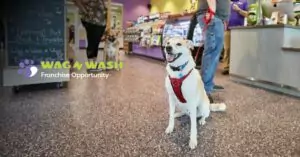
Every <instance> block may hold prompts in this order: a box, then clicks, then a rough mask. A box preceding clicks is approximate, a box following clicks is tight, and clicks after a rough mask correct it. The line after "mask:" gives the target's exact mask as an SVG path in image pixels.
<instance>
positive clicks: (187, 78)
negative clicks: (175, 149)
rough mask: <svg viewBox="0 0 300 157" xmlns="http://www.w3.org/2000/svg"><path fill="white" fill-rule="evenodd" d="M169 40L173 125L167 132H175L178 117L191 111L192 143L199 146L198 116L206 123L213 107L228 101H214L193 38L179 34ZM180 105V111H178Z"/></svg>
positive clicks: (222, 108)
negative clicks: (198, 63)
mask: <svg viewBox="0 0 300 157" xmlns="http://www.w3.org/2000/svg"><path fill="white" fill-rule="evenodd" d="M165 43H166V44H165V50H164V51H165V54H166V60H167V67H166V69H167V73H168V76H167V77H166V79H165V86H166V90H167V92H168V95H169V125H168V127H167V129H166V131H165V132H166V133H167V134H169V133H171V132H173V130H174V125H175V124H174V123H175V118H178V117H181V116H183V115H189V117H190V121H191V130H190V142H189V147H190V148H191V149H194V148H196V146H197V118H200V117H201V118H200V120H199V121H198V122H199V124H200V125H204V124H205V123H206V121H205V120H206V118H208V117H209V115H210V111H225V110H226V105H225V104H224V103H219V104H210V102H209V99H208V96H207V94H206V92H205V90H204V84H203V82H202V79H201V76H200V74H199V71H198V70H197V69H195V66H196V64H195V62H194V59H193V57H192V55H191V49H193V48H194V46H193V42H192V41H190V40H186V39H183V38H180V37H175V38H169V39H168V40H166V41H165ZM176 107H177V108H179V109H180V112H177V113H175V108H176Z"/></svg>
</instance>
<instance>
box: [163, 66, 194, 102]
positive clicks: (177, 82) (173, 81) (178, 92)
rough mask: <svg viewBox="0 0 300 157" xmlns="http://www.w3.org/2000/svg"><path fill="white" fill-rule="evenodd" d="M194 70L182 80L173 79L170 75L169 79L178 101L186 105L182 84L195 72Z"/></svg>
mask: <svg viewBox="0 0 300 157" xmlns="http://www.w3.org/2000/svg"><path fill="white" fill-rule="evenodd" d="M193 69H194V68H193ZM193 69H191V70H190V71H189V72H188V73H187V74H186V75H184V76H183V77H181V78H171V76H170V75H169V79H170V82H171V86H172V88H173V91H174V93H175V95H176V97H177V99H178V100H179V101H180V102H181V103H186V100H185V98H184V96H183V94H182V90H181V86H182V83H183V81H184V80H185V79H186V78H187V77H188V76H189V75H190V74H191V72H192V71H193Z"/></svg>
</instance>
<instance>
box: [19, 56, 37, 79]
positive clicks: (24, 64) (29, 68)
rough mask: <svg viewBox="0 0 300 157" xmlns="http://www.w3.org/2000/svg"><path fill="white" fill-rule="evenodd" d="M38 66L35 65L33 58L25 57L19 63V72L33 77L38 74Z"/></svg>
mask: <svg viewBox="0 0 300 157" xmlns="http://www.w3.org/2000/svg"><path fill="white" fill-rule="evenodd" d="M37 72H38V68H37V67H36V66H34V61H33V60H28V59H25V60H23V61H21V62H20V63H19V70H18V73H19V74H20V75H23V76H25V77H28V78H30V77H33V76H35V75H36V74H37Z"/></svg>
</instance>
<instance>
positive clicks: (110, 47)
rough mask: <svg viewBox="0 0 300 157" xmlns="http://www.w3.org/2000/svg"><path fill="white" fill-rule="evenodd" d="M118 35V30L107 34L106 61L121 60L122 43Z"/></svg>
mask: <svg viewBox="0 0 300 157" xmlns="http://www.w3.org/2000/svg"><path fill="white" fill-rule="evenodd" d="M118 35H119V33H117V32H111V33H110V34H108V35H107V36H106V40H105V46H104V57H105V61H106V62H108V61H114V62H119V61H120V52H119V50H120V43H119V41H118V38H117V37H118Z"/></svg>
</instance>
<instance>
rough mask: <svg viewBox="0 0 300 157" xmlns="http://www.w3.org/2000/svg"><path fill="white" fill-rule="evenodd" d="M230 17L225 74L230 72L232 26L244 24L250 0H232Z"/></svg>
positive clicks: (225, 43) (225, 38) (226, 40)
mask: <svg viewBox="0 0 300 157" xmlns="http://www.w3.org/2000/svg"><path fill="white" fill-rule="evenodd" d="M230 10H231V13H230V17H229V22H228V26H227V27H226V31H225V36H224V58H223V62H224V70H223V72H222V74H223V75H228V74H229V64H230V40H231V39H230V27H234V26H244V22H245V17H247V16H248V12H247V10H248V1H247V0H231V2H230Z"/></svg>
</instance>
